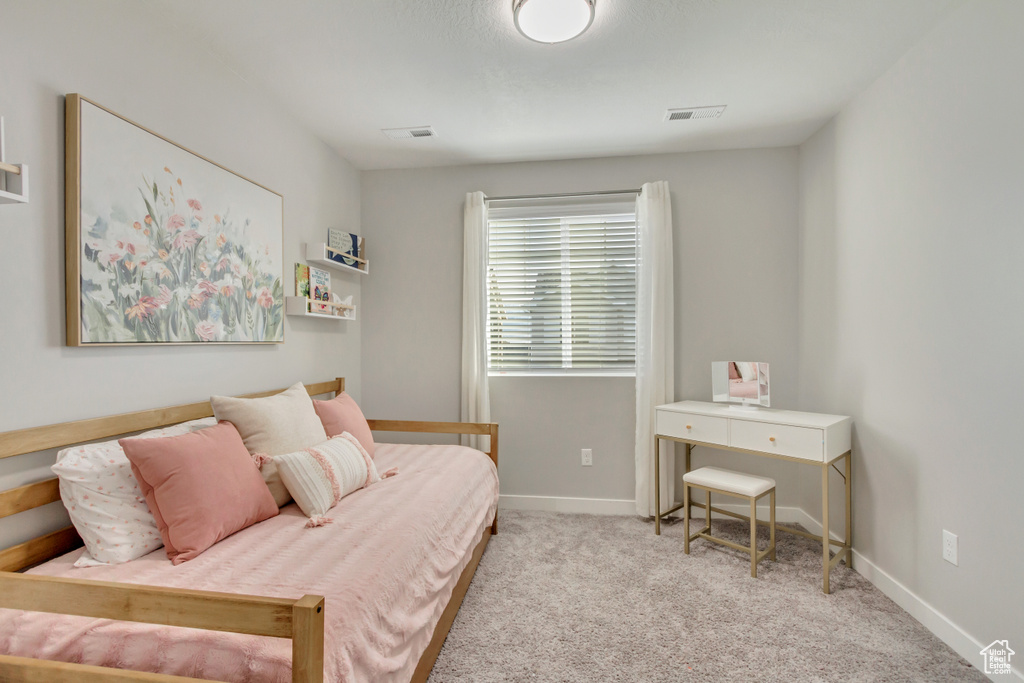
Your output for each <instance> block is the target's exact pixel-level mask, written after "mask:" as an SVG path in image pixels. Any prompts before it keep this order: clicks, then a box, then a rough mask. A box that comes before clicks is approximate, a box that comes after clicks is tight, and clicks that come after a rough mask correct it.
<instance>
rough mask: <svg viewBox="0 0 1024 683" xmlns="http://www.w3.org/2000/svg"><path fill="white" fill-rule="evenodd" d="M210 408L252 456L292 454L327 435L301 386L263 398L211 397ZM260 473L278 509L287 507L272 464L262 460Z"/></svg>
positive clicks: (318, 441)
mask: <svg viewBox="0 0 1024 683" xmlns="http://www.w3.org/2000/svg"><path fill="white" fill-rule="evenodd" d="M210 404H211V405H212V406H213V414H214V415H215V416H216V418H217V419H218V420H227V421H228V422H230V423H231V424H233V425H235V428H236V429H237V430H238V433H239V434H240V435H241V436H242V441H243V442H244V443H245V447H246V448H247V449H248V450H249V452H250V453H252V454H253V455H256V454H257V453H261V454H264V455H271V456H273V455H281V454H282V453H292V452H294V451H299V450H302V449H303V448H309V447H310V446H315V445H316V444H319V443H323V442H324V441H326V440H327V432H325V431H324V426H323V423H322V422H320V418H319V417H318V416H317V414H316V410H315V409H314V408H313V401H312V399H310V398H309V394H308V393H306V388H305V387H303V386H302V382H297V383H296V384H294V385H292V386H290V387H288V388H287V389H285V390H284V391H282V392H281V393H279V394H275V395H274V396H267V397H266V398H233V397H230V396H211V397H210ZM260 472H261V473H262V474H263V480H264V481H265V482H267V486H268V487H269V488H270V492H271V493H273V494H274V501H275V502H276V503H277V505H278V507H281V506H282V505H284V504H285V503H287V502H288V501H289V500H290V499H291V496H289V495H288V489H287V488H286V487H285V485H284V484H283V483H282V482H281V477H280V475H278V473H277V466H276V464H275V463H274V461H273V460H272V459H269V458H268V459H266V460H265V462H264V464H263V466H262V467H261V468H260Z"/></svg>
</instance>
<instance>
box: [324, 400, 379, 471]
mask: <svg viewBox="0 0 1024 683" xmlns="http://www.w3.org/2000/svg"><path fill="white" fill-rule="evenodd" d="M313 407H314V408H316V414H317V415H319V416H320V422H322V423H323V425H324V431H325V432H327V437H328V438H333V437H335V436H338V435H339V434H343V433H345V432H348V433H349V434H351V435H352V436H354V437H356V440H358V441H359V444H360V445H361V446H362V447H363V448H364V449H366V452H367V453H369V454H370V457H371V458H372V457H373V451H374V444H373V432H371V431H370V425H369V424H368V423H367V422H366V418H365V417H363V411H362V410H360V409H359V406H358V405H357V404H356V402H355V399H353V398H352V397H351V396H349V395H348V394H346V393H345V392H344V391H343V392H341V393H340V394H338V396H337V397H335V398H333V399H331V400H330V401H313Z"/></svg>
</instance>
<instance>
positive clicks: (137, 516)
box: [50, 417, 217, 567]
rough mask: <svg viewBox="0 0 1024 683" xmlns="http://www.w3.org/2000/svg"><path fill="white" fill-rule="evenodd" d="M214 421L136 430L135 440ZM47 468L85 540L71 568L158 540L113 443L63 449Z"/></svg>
mask: <svg viewBox="0 0 1024 683" xmlns="http://www.w3.org/2000/svg"><path fill="white" fill-rule="evenodd" d="M215 424H217V420H215V419H214V418H212V417H208V418H204V419H202V420H193V421H191V422H183V423H182V424H177V425H171V426H170V427H165V428H163V429H155V430H153V431H150V432H146V433H145V434H140V435H139V437H138V438H140V439H153V438H157V437H164V436H179V435H181V434H188V433H189V432H194V431H196V430H198V429H203V428H205V427H211V426H213V425H215ZM50 469H52V470H53V473H54V474H56V475H57V477H58V478H59V480H60V497H61V500H62V501H63V502H64V507H65V508H67V511H68V515H69V516H70V517H71V523H72V524H74V525H75V530H76V531H78V535H79V536H81V537H82V540H83V541H85V549H86V552H85V553H83V554H82V556H81V557H79V558H78V560H77V561H76V562H75V566H76V567H88V566H93V565H98V564H116V563H119V562H128V561H130V560H134V559H136V558H139V557H142V556H143V555H145V554H147V553H150V552H152V551H154V550H156V549H157V548H159V547H160V546H162V545H163V544H164V543H163V541H162V540H161V538H160V531H159V529H157V526H156V521H155V520H154V519H153V515H152V513H151V512H150V511H149V507H147V506H146V499H145V498H144V497H143V495H142V490H141V489H139V482H138V481H136V479H135V476H134V475H133V474H132V468H131V465H130V464H129V462H128V458H127V457H126V456H125V454H124V451H123V450H122V449H121V446H120V445H119V444H118V443H117V441H105V442H103V443H94V444H87V445H85V446H74V447H72V448H65V449H64V450H62V451H60V452H59V453H57V462H56V464H54V465H53V467H51V468H50Z"/></svg>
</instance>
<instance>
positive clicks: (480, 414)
mask: <svg viewBox="0 0 1024 683" xmlns="http://www.w3.org/2000/svg"><path fill="white" fill-rule="evenodd" d="M485 199H486V198H485V197H484V193H483V192H470V193H469V194H467V195H466V213H465V219H464V220H465V222H464V228H463V239H464V243H465V246H464V249H463V255H462V421H463V422H490V421H491V394H490V389H489V388H488V386H487V286H486V285H487V281H486V278H487V272H486V266H487V203H486V201H485ZM490 441H491V437H489V436H480V435H475V434H473V435H463V436H462V445H463V446H469V447H470V448H478V449H480V450H482V451H487V450H489V449H490V447H491V444H490Z"/></svg>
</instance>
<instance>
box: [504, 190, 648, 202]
mask: <svg viewBox="0 0 1024 683" xmlns="http://www.w3.org/2000/svg"><path fill="white" fill-rule="evenodd" d="M606 194H640V190H639V189H636V190H602V191H600V192H571V193H568V194H521V195H516V196H510V197H485V198H484V201H485V202H497V201H517V200H520V199H564V198H569V197H598V196H601V195H606Z"/></svg>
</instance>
